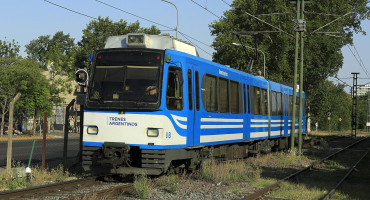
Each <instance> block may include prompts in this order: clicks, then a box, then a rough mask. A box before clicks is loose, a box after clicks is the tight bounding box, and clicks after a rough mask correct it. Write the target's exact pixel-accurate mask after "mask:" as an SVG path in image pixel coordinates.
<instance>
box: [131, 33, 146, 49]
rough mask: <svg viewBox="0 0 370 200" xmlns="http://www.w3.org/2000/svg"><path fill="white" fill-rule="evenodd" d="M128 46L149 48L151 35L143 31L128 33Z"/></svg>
mask: <svg viewBox="0 0 370 200" xmlns="http://www.w3.org/2000/svg"><path fill="white" fill-rule="evenodd" d="M126 44H127V47H133V48H148V47H149V46H150V40H149V37H148V36H147V35H145V34H142V33H131V34H128V35H127V43H126Z"/></svg>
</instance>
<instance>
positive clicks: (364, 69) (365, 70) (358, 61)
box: [346, 45, 370, 78]
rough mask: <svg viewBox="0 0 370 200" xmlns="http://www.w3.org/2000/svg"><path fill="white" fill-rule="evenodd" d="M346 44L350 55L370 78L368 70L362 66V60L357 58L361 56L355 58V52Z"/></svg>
mask: <svg viewBox="0 0 370 200" xmlns="http://www.w3.org/2000/svg"><path fill="white" fill-rule="evenodd" d="M346 46H347V48H348V49H349V50H350V51H351V53H352V55H353V56H354V57H355V59H356V61H357V63H358V64H359V65H360V67H361V68H362V70H363V71H364V72H365V74H366V76H367V77H368V78H370V75H369V72H368V71H367V69H366V67H365V66H363V63H361V62H362V60H361V62H360V60H359V59H361V57H359V58H357V56H356V55H355V53H354V52H353V51H352V49H351V48H350V47H349V45H346ZM358 56H359V55H358Z"/></svg>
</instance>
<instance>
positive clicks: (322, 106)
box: [310, 81, 352, 130]
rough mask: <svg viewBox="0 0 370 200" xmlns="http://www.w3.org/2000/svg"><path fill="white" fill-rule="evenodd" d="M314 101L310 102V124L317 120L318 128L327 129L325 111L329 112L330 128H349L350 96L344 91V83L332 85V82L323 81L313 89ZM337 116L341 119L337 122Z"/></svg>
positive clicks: (327, 123)
mask: <svg viewBox="0 0 370 200" xmlns="http://www.w3.org/2000/svg"><path fill="white" fill-rule="evenodd" d="M314 92H315V93H314V95H315V101H312V102H311V105H310V106H311V108H310V109H311V112H312V113H316V114H315V115H313V116H312V121H311V122H312V126H311V127H314V124H315V123H316V122H318V124H319V129H320V130H328V129H329V127H328V126H329V121H328V115H327V113H328V112H330V113H331V115H330V119H331V120H330V129H331V130H349V129H351V108H352V101H351V96H350V95H349V94H347V93H346V92H345V91H344V85H340V84H339V85H334V84H333V82H330V81H324V82H323V83H322V84H320V85H319V86H318V88H316V90H315V91H314ZM339 118H341V119H342V121H341V122H339Z"/></svg>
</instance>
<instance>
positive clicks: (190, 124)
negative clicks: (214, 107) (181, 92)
mask: <svg viewBox="0 0 370 200" xmlns="http://www.w3.org/2000/svg"><path fill="white" fill-rule="evenodd" d="M186 78H187V83H188V84H187V88H188V90H187V93H188V99H187V100H188V108H187V109H188V114H187V129H188V133H187V141H186V143H187V146H194V145H195V144H194V114H195V110H196V101H195V98H196V97H195V96H196V89H195V73H194V65H189V68H188V71H187V76H186Z"/></svg>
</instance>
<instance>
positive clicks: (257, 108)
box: [252, 87, 262, 115]
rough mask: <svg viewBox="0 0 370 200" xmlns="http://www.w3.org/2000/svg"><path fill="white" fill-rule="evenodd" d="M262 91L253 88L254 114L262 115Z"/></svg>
mask: <svg viewBox="0 0 370 200" xmlns="http://www.w3.org/2000/svg"><path fill="white" fill-rule="evenodd" d="M261 96H262V95H261V90H260V88H259V87H253V97H252V101H253V114H255V115H260V114H261Z"/></svg>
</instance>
